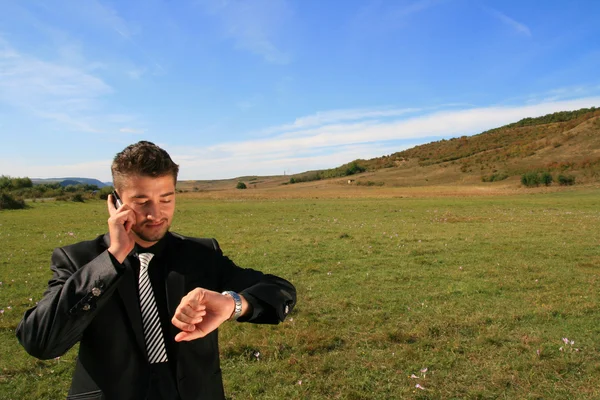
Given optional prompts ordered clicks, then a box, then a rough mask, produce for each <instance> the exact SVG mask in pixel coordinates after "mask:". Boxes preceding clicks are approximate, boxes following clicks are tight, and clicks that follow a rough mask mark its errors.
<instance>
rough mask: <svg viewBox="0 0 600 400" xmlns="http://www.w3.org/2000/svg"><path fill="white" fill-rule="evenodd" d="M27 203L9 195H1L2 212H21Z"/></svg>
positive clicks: (0, 206) (0, 208) (0, 205)
mask: <svg viewBox="0 0 600 400" xmlns="http://www.w3.org/2000/svg"><path fill="white" fill-rule="evenodd" d="M25 207H26V206H25V201H24V200H23V199H17V198H15V197H14V196H12V195H10V194H8V193H2V194H0V210H20V209H23V208H25Z"/></svg>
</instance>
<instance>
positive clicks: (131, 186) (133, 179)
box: [122, 175, 175, 196]
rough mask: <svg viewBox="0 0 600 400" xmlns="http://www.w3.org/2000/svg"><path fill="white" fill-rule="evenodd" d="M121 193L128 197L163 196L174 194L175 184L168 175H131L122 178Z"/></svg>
mask: <svg viewBox="0 0 600 400" xmlns="http://www.w3.org/2000/svg"><path fill="white" fill-rule="evenodd" d="M122 186H123V188H122V192H123V194H127V195H129V196H151V195H164V194H167V193H174V192H175V182H174V181H173V177H172V176H170V175H164V176H158V177H153V176H141V175H133V176H127V177H124V179H123V181H122Z"/></svg>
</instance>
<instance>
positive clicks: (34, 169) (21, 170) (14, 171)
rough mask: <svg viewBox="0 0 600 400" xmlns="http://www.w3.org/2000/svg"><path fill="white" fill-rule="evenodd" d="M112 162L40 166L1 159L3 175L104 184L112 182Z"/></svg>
mask: <svg viewBox="0 0 600 400" xmlns="http://www.w3.org/2000/svg"><path fill="white" fill-rule="evenodd" d="M111 162H112V160H100V161H91V162H87V163H78V164H64V165H39V164H37V165H36V164H34V163H32V162H31V160H28V159H18V158H17V159H0V171H2V174H3V175H8V176H16V177H23V176H28V177H30V178H63V177H67V176H73V177H82V178H96V179H100V180H101V181H103V182H108V181H110V180H112V178H111V177H110V164H111Z"/></svg>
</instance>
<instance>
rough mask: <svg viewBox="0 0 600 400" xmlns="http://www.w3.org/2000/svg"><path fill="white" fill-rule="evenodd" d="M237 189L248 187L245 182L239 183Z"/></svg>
mask: <svg viewBox="0 0 600 400" xmlns="http://www.w3.org/2000/svg"><path fill="white" fill-rule="evenodd" d="M235 188H236V189H247V188H248V187H247V186H246V184H245V183H244V182H238V183H237V186H236V187H235Z"/></svg>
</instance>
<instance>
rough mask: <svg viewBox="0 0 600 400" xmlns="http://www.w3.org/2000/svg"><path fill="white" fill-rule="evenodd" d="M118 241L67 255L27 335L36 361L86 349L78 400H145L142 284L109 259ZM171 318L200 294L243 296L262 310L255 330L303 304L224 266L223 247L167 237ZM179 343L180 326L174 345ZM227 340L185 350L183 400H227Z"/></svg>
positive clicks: (21, 330) (56, 262)
mask: <svg viewBox="0 0 600 400" xmlns="http://www.w3.org/2000/svg"><path fill="white" fill-rule="evenodd" d="M109 245H110V241H109V236H108V234H106V235H103V236H99V237H98V238H96V239H95V240H91V241H86V242H80V243H77V244H73V245H70V246H66V247H62V248H57V249H55V250H54V253H53V255H52V266H51V269H52V271H53V272H54V275H53V277H52V279H51V280H50V281H49V282H48V289H47V290H46V292H45V293H44V296H43V298H42V299H41V300H40V301H39V303H38V304H37V305H36V306H35V307H33V308H32V309H30V310H28V311H27V312H26V313H25V315H24V317H23V320H22V321H21V322H20V324H19V326H18V328H17V337H18V338H19V341H20V342H21V344H22V345H23V346H24V347H25V349H26V350H27V352H28V353H29V354H31V355H33V356H35V357H37V358H41V359H51V358H54V357H57V356H60V355H62V354H64V353H65V352H66V351H67V350H68V349H70V348H71V347H72V346H73V345H75V344H76V343H77V342H79V343H80V345H79V356H78V360H77V365H76V367H75V372H74V373H73V381H72V384H71V389H70V390H69V396H68V398H69V399H109V400H113V399H116V400H120V399H123V400H125V399H145V398H146V395H147V389H148V384H149V374H150V371H149V365H148V362H147V355H146V347H145V343H144V334H143V327H142V319H141V314H140V309H139V300H138V298H137V293H136V290H135V287H136V285H137V277H136V276H135V274H134V272H133V269H132V268H131V266H130V265H129V264H128V261H127V260H126V261H125V263H124V268H123V267H120V266H118V263H117V262H116V260H114V259H113V258H112V256H111V255H110V253H108V250H107V249H108V247H109ZM165 251H166V256H167V257H166V259H167V266H166V267H167V279H166V281H165V291H166V296H167V299H166V300H167V308H168V311H169V315H170V317H171V318H172V316H173V314H174V312H175V309H176V308H177V306H178V305H179V302H180V300H181V298H182V297H183V296H185V295H186V294H187V293H188V292H190V291H191V290H193V289H194V288H196V287H202V288H205V289H209V290H214V291H217V292H222V291H224V290H233V291H236V292H239V293H241V294H242V295H243V296H244V297H245V298H246V299H247V300H248V302H249V303H250V304H251V305H252V307H253V312H252V315H250V316H246V317H244V319H245V320H246V321H250V322H254V323H268V324H276V323H279V322H280V321H283V320H284V319H285V317H286V315H287V314H288V313H289V312H290V311H291V310H292V308H293V307H294V305H295V301H296V291H295V289H294V287H293V286H292V284H290V283H289V282H288V281H286V280H284V279H281V278H278V277H276V276H273V275H267V274H263V273H262V272H259V271H256V270H253V269H244V268H240V267H238V266H237V265H235V264H234V263H233V262H232V261H231V260H229V259H228V258H227V257H225V256H223V254H222V252H221V250H220V248H219V245H218V243H217V242H216V240H214V239H197V238H189V237H184V236H181V235H178V234H175V233H167V245H166V249H165ZM177 333H178V330H177V328H175V327H174V326H172V325H171V331H170V332H169V334H170V335H172V337H174V336H175V335H176V334H177ZM217 337H218V333H217V331H216V330H215V331H214V332H212V333H210V334H209V335H207V336H206V337H205V338H202V339H197V340H194V341H191V342H180V343H176V345H175V348H176V353H177V357H176V360H177V365H176V385H177V387H178V390H179V394H180V396H181V398H182V400H192V399H194V400H201V399H211V400H212V399H224V398H225V396H224V394H223V383H222V378H221V369H220V366H219V348H218V341H217Z"/></svg>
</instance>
